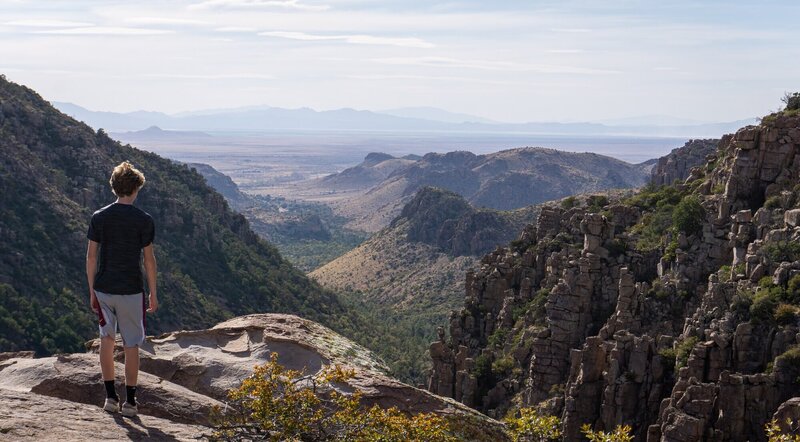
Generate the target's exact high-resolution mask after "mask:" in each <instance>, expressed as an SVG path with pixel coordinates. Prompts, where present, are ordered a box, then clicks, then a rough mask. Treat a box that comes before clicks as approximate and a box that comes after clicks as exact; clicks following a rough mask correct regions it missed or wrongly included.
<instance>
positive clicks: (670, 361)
mask: <svg viewBox="0 0 800 442" xmlns="http://www.w3.org/2000/svg"><path fill="white" fill-rule="evenodd" d="M658 354H659V356H661V358H663V360H664V366H665V367H666V369H667V371H675V363H676V361H677V358H678V353H677V352H676V351H675V349H674V348H662V349H661V350H659V351H658Z"/></svg>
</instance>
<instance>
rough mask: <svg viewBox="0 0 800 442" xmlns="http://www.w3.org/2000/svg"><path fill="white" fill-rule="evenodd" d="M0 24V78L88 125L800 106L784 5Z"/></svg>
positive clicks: (167, 12)
mask: <svg viewBox="0 0 800 442" xmlns="http://www.w3.org/2000/svg"><path fill="white" fill-rule="evenodd" d="M0 14H1V15H0V16H2V18H1V19H0V35H2V36H3V39H4V41H5V42H6V44H4V45H2V47H0V60H2V61H0V73H3V74H6V75H7V77H8V78H9V79H10V80H12V81H15V82H18V83H21V84H25V85H27V86H29V87H31V88H33V89H35V90H37V91H39V92H40V93H41V94H42V95H43V96H45V97H46V98H47V99H49V100H52V101H61V102H71V103H75V104H78V105H80V106H83V107H86V108H88V109H93V110H101V111H113V112H130V111H136V110H151V111H159V112H165V113H169V114H174V113H179V112H187V111H197V110H202V109H220V108H237V107H244V106H254V105H268V106H274V107H282V108H300V107H310V108H313V109H316V110H330V109H339V108H354V109H368V110H373V111H380V110H385V109H394V108H404V107H427V106H430V107H436V108H441V109H445V110H448V111H450V112H455V113H465V114H470V115H475V116H478V117H481V118H486V119H490V120H496V121H502V122H511V123H518V122H529V121H562V122H566V121H602V120H609V119H622V118H630V117H639V116H647V115H668V116H673V117H680V118H686V119H690V120H697V121H733V120H741V119H746V118H751V117H755V116H759V115H764V114H766V113H768V112H770V111H773V110H776V109H777V108H778V107H779V106H780V97H781V96H782V95H783V93H784V92H785V91H791V90H796V89H800V87H798V81H797V78H800V65H799V64H798V63H796V60H797V59H800V49H798V47H797V46H796V44H795V42H796V41H798V40H799V39H800V28H798V27H797V26H795V21H796V18H797V17H798V16H800V5H798V4H796V3H795V2H790V1H768V2H764V3H762V4H759V5H753V4H752V3H751V2H744V1H709V2H703V3H702V4H697V2H690V1H688V0H682V1H672V2H652V1H617V2H612V3H604V4H602V5H598V4H597V3H594V2H586V1H558V2H556V1H538V2H522V1H510V2H504V3H503V4H496V3H490V4H486V3H485V2H479V1H475V0H469V1H456V2H446V3H430V2H420V1H403V2H399V1H394V0H393V1H383V2H374V1H363V0H179V1H174V2H169V3H164V2H154V1H143V2H136V3H135V4H130V3H127V2H118V1H88V0H70V1H60V2H45V1H22V0H0Z"/></svg>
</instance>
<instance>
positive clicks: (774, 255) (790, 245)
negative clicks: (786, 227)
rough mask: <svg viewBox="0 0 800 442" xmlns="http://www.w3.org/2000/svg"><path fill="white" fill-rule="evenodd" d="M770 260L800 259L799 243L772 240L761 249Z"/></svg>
mask: <svg viewBox="0 0 800 442" xmlns="http://www.w3.org/2000/svg"><path fill="white" fill-rule="evenodd" d="M762 250H763V251H764V254H765V255H766V256H767V258H769V259H770V260H771V261H772V262H776V263H777V262H784V261H788V262H793V261H797V260H798V259H800V243H796V242H793V241H773V242H771V243H769V244H767V245H766V246H764V248H763V249H762Z"/></svg>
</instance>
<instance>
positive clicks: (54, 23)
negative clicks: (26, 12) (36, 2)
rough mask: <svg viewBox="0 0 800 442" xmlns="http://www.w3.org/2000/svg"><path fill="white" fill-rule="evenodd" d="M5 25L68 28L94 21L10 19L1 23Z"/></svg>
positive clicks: (87, 24)
mask: <svg viewBox="0 0 800 442" xmlns="http://www.w3.org/2000/svg"><path fill="white" fill-rule="evenodd" d="M3 24H4V25H6V26H25V27H31V28H68V27H76V28H77V27H87V26H94V23H86V22H80V21H67V20H12V21H7V22H4V23H3Z"/></svg>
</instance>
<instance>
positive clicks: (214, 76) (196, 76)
mask: <svg viewBox="0 0 800 442" xmlns="http://www.w3.org/2000/svg"><path fill="white" fill-rule="evenodd" d="M147 76H148V77H150V78H173V79H180V80H274V79H275V77H274V76H272V75H267V74H256V73H239V74H151V75H147Z"/></svg>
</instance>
